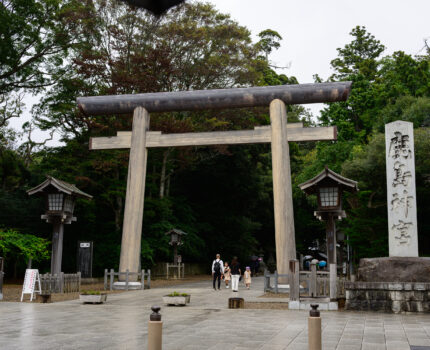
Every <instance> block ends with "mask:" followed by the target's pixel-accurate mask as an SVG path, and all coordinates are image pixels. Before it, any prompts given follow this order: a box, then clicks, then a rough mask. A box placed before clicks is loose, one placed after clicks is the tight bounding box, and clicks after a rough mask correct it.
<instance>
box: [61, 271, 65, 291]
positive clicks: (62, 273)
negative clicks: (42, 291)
mask: <svg viewBox="0 0 430 350" xmlns="http://www.w3.org/2000/svg"><path fill="white" fill-rule="evenodd" d="M60 276H61V277H60V288H61V291H60V293H64V272H60Z"/></svg>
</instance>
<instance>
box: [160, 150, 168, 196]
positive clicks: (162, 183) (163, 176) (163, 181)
mask: <svg viewBox="0 0 430 350" xmlns="http://www.w3.org/2000/svg"><path fill="white" fill-rule="evenodd" d="M169 153H170V150H169V149H166V150H165V151H164V152H163V163H162V165H161V176H160V198H164V195H165V188H166V168H167V159H168V158H169Z"/></svg>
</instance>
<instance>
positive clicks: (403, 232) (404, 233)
mask: <svg viewBox="0 0 430 350" xmlns="http://www.w3.org/2000/svg"><path fill="white" fill-rule="evenodd" d="M411 226H412V222H404V221H402V220H399V223H398V224H395V225H393V227H392V229H393V230H394V232H395V233H394V238H395V239H396V240H397V242H398V243H399V244H409V242H410V240H411V233H410V228H411Z"/></svg>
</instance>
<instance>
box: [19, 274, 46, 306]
mask: <svg viewBox="0 0 430 350" xmlns="http://www.w3.org/2000/svg"><path fill="white" fill-rule="evenodd" d="M36 282H37V283H38V286H39V290H36V292H38V293H39V294H41V293H42V289H41V287H40V277H39V270H37V269H27V270H25V277H24V285H23V286H22V294H21V301H22V300H23V298H24V294H30V295H31V296H30V301H33V294H34V293H35V290H34V288H35V286H36Z"/></svg>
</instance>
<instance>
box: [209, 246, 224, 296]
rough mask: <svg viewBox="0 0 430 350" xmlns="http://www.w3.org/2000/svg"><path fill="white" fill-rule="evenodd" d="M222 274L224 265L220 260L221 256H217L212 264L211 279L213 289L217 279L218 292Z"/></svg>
mask: <svg viewBox="0 0 430 350" xmlns="http://www.w3.org/2000/svg"><path fill="white" fill-rule="evenodd" d="M223 274H224V263H223V262H222V260H221V255H219V254H217V255H216V258H215V260H214V261H213V262H212V278H213V281H212V282H213V287H214V289H215V290H216V288H215V281H216V280H217V279H218V290H220V289H221V276H222V275H223Z"/></svg>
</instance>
